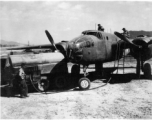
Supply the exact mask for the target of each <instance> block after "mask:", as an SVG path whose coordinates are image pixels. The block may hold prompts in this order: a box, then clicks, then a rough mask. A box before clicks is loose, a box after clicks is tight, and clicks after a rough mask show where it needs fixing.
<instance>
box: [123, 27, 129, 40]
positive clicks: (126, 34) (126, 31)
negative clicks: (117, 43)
mask: <svg viewBox="0 0 152 120" xmlns="http://www.w3.org/2000/svg"><path fill="white" fill-rule="evenodd" d="M122 30H123V33H122V34H123V35H124V36H126V37H127V38H129V37H130V34H129V32H128V30H126V28H122Z"/></svg>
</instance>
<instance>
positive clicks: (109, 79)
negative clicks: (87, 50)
mask: <svg viewBox="0 0 152 120" xmlns="http://www.w3.org/2000/svg"><path fill="white" fill-rule="evenodd" d="M81 77H83V75H82V74H80V75H79V76H71V75H70V76H69V78H70V82H69V83H68V87H67V88H65V89H60V90H59V89H58V90H57V89H54V88H52V87H50V88H49V90H48V91H47V92H43V94H55V93H60V92H74V91H80V89H79V88H78V80H79V78H81ZM87 77H88V78H89V79H90V81H91V82H93V81H95V80H98V81H100V83H101V82H103V83H104V84H102V85H101V86H98V87H95V88H90V89H89V90H93V89H98V88H100V87H104V86H106V85H107V83H110V84H121V83H128V82H130V81H132V80H139V78H137V76H136V74H133V73H128V74H107V71H106V74H104V76H98V75H96V73H95V72H90V73H89V75H88V76H87ZM140 79H141V80H142V79H144V76H143V75H141V76H140ZM97 84H98V83H97ZM86 91H88V90H86ZM28 92H29V93H37V92H38V91H36V90H35V89H34V87H33V86H32V85H29V86H28ZM1 96H2V97H19V88H18V87H17V86H16V85H15V86H13V87H9V86H8V85H6V86H3V87H1Z"/></svg>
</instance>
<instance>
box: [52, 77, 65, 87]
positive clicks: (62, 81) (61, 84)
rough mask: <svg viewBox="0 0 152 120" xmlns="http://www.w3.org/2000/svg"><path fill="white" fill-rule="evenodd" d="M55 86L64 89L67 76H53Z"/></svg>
mask: <svg viewBox="0 0 152 120" xmlns="http://www.w3.org/2000/svg"><path fill="white" fill-rule="evenodd" d="M54 82H55V87H56V88H57V89H64V88H65V87H66V86H67V77H66V76H57V77H55V81H54Z"/></svg>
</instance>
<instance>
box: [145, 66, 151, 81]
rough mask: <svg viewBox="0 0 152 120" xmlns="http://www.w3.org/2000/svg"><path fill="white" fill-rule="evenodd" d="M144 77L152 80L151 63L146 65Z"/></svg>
mask: <svg viewBox="0 0 152 120" xmlns="http://www.w3.org/2000/svg"><path fill="white" fill-rule="evenodd" d="M144 76H145V78H146V79H152V78H151V65H150V64H149V63H145V64H144Z"/></svg>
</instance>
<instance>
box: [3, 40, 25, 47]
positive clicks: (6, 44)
mask: <svg viewBox="0 0 152 120" xmlns="http://www.w3.org/2000/svg"><path fill="white" fill-rule="evenodd" d="M23 45H25V44H21V43H18V42H14V41H6V40H1V41H0V46H1V47H13V46H23Z"/></svg>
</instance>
